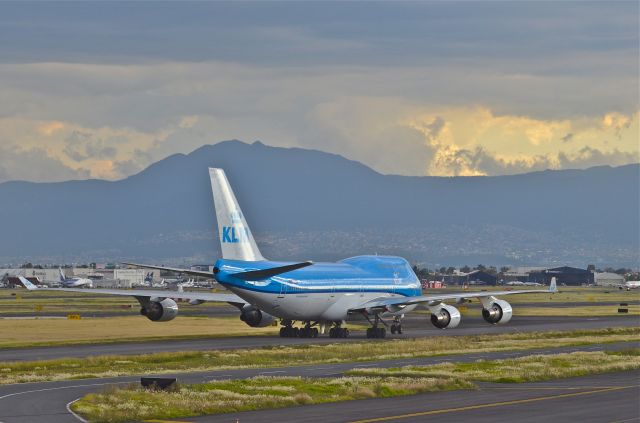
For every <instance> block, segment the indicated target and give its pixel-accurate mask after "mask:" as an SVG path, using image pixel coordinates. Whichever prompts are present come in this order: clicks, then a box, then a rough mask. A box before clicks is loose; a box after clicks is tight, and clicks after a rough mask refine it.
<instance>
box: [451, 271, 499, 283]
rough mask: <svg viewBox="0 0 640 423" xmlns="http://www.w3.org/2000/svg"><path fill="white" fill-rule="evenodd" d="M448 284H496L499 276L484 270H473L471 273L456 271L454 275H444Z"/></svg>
mask: <svg viewBox="0 0 640 423" xmlns="http://www.w3.org/2000/svg"><path fill="white" fill-rule="evenodd" d="M442 279H443V280H444V281H445V283H446V284H447V285H495V284H496V282H497V279H498V278H497V277H496V276H495V275H492V274H491V273H488V272H485V271H484V270H472V271H471V272H469V273H464V272H460V271H458V272H455V274H453V275H443V276H442Z"/></svg>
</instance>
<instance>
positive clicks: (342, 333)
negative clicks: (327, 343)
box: [329, 324, 349, 338]
mask: <svg viewBox="0 0 640 423" xmlns="http://www.w3.org/2000/svg"><path fill="white" fill-rule="evenodd" d="M348 336H349V329H347V328H343V327H342V326H340V325H339V324H336V325H335V326H334V327H332V328H331V329H329V338H347V337H348Z"/></svg>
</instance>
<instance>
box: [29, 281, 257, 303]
mask: <svg viewBox="0 0 640 423" xmlns="http://www.w3.org/2000/svg"><path fill="white" fill-rule="evenodd" d="M22 279H23V278H20V280H21V281H22V283H23V284H24V285H25V287H26V288H27V289H28V290H30V291H32V290H36V289H42V288H38V287H37V286H35V285H33V284H32V283H31V282H29V281H28V280H26V279H25V280H22ZM25 281H26V282H25ZM47 291H64V292H81V293H83V294H103V295H120V296H122V295H126V296H130V297H149V298H173V299H181V300H201V301H211V302H219V303H230V304H234V305H236V304H239V305H242V304H247V302H246V301H245V300H243V299H242V298H240V297H238V296H237V295H235V294H216V293H213V292H178V291H168V290H162V291H160V290H152V289H84V288H47Z"/></svg>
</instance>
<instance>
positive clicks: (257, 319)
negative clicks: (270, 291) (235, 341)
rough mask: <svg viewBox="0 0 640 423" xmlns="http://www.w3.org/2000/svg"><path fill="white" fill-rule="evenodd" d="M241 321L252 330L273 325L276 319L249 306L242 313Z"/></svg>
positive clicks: (243, 308)
mask: <svg viewBox="0 0 640 423" xmlns="http://www.w3.org/2000/svg"><path fill="white" fill-rule="evenodd" d="M240 320H242V321H243V322H245V323H246V324H248V325H249V326H251V327H252V328H263V327H266V326H269V325H270V324H271V323H273V321H274V320H275V318H274V317H273V316H272V315H270V314H268V313H265V312H264V311H262V310H260V309H259V308H257V307H255V306H252V305H250V304H247V305H245V306H244V307H242V310H241V311H240Z"/></svg>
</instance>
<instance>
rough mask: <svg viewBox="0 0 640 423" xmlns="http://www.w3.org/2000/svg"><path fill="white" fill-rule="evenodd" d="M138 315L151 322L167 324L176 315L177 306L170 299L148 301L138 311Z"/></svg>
mask: <svg viewBox="0 0 640 423" xmlns="http://www.w3.org/2000/svg"><path fill="white" fill-rule="evenodd" d="M140 314H142V315H143V316H146V317H147V319H149V320H151V321H152V322H168V321H169V320H173V319H175V318H176V316H177V315H178V304H176V302H175V301H173V300H172V299H171V298H165V299H164V300H162V301H149V303H148V304H146V305H143V306H142V308H141V309H140Z"/></svg>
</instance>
